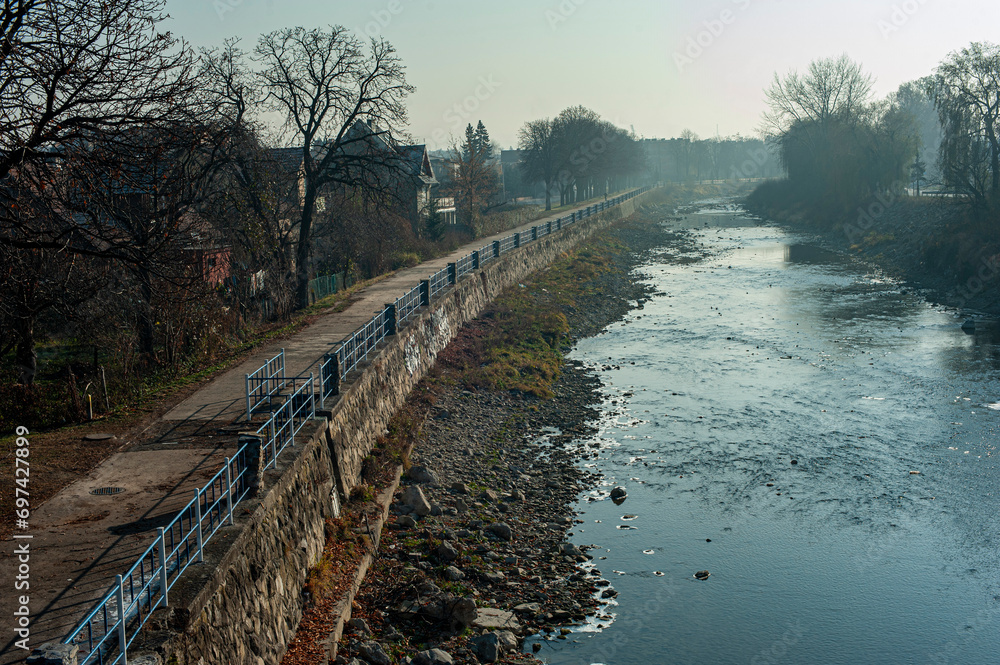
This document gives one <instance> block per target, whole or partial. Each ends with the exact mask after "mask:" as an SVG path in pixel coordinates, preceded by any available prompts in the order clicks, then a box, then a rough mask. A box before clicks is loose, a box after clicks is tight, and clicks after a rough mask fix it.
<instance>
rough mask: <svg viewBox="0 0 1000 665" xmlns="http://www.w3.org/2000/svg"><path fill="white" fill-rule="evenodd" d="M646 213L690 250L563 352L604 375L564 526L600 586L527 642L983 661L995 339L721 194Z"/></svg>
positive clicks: (998, 600)
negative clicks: (594, 475) (677, 211)
mask: <svg viewBox="0 0 1000 665" xmlns="http://www.w3.org/2000/svg"><path fill="white" fill-rule="evenodd" d="M665 223H667V224H669V225H670V226H671V228H686V229H688V234H689V239H690V240H692V241H693V245H690V244H688V245H685V246H684V247H679V246H678V247H664V248H662V249H661V250H659V251H658V252H657V253H656V255H655V256H654V258H652V259H651V260H650V261H649V262H648V263H647V264H646V265H644V266H643V267H642V268H641V273H642V275H643V277H644V280H645V281H646V282H647V283H648V284H649V285H650V286H651V287H652V288H653V289H654V290H655V294H654V295H653V297H652V298H651V299H650V300H648V301H647V302H645V303H644V305H643V306H642V307H638V308H637V309H635V310H634V311H633V312H632V313H631V314H630V315H629V316H628V317H627V319H626V320H624V321H621V322H618V323H616V324H614V325H612V326H610V327H609V328H607V329H606V330H605V331H604V332H603V333H602V334H600V335H598V336H596V337H593V338H591V339H588V340H584V341H582V342H581V343H579V344H578V346H577V347H576V349H575V350H574V351H573V354H572V355H573V357H574V358H576V359H578V360H580V361H582V362H584V363H585V364H587V365H588V366H589V367H592V368H593V369H594V370H595V371H597V372H599V373H600V376H601V377H602V379H603V386H604V387H603V397H604V404H603V407H602V411H603V414H604V415H603V418H602V420H601V422H600V423H599V434H598V435H597V436H596V437H595V438H594V440H593V441H590V442H588V443H589V444H591V445H592V449H593V450H594V451H595V452H596V456H594V457H592V458H590V459H586V460H584V461H583V462H581V464H585V465H586V466H588V468H591V469H594V470H597V471H599V472H601V473H602V474H603V478H604V483H603V485H602V486H601V487H599V488H597V489H595V490H594V491H593V492H592V493H590V494H588V495H584V496H582V497H581V499H580V504H579V507H578V510H579V512H580V515H579V519H580V520H581V521H582V523H581V524H579V525H578V527H577V528H576V529H575V530H574V532H573V535H572V539H573V542H575V543H577V544H579V545H594V546H595V547H594V548H593V549H591V550H590V551H589V553H590V554H591V555H592V556H593V557H594V561H593V564H594V565H595V566H596V568H597V569H599V572H600V576H601V577H603V578H604V579H606V580H608V581H609V582H610V583H611V585H612V588H613V589H614V590H615V591H616V592H617V594H618V595H617V598H615V599H613V600H611V601H610V604H609V605H608V606H607V607H606V608H605V609H604V610H603V611H602V613H601V614H600V615H599V616H598V617H597V618H596V619H594V620H593V621H592V622H590V623H589V624H588V625H587V626H583V627H577V628H575V629H574V631H573V632H572V633H571V634H569V635H567V636H565V637H566V639H549V640H545V641H543V642H542V648H541V651H540V652H539V654H538V655H539V657H541V658H542V659H543V660H544V661H545V662H547V663H552V664H553V665H561V664H570V663H572V664H574V665H575V664H577V663H581V664H591V663H603V664H606V665H629V664H633V663H635V664H642V665H653V664H659V663H664V664H666V663H670V664H676V665H683V664H692V665H693V664H696V663H697V664H730V663H733V664H735V663H749V664H753V665H756V664H758V663H810V664H840V663H843V664H852V665H857V664H864V663H879V664H886V663H950V664H956V663H962V664H970V665H972V664H975V665H987V664H990V663H1000V584H998V582H1000V558H998V551H1000V550H998V544H1000V534H998V528H1000V501H998V497H997V493H998V492H1000V468H998V461H1000V460H998V455H997V449H996V444H997V428H998V425H1000V378H998V377H1000V373H998V369H1000V346H998V344H997V342H998V336H997V335H996V334H995V331H993V330H985V331H984V330H982V326H981V327H980V331H979V332H977V333H976V334H966V333H965V332H963V331H962V330H961V328H960V323H961V319H959V318H957V316H956V314H955V312H952V311H949V310H947V309H944V308H941V307H937V306H934V305H932V304H930V303H929V302H928V301H927V300H926V299H925V298H924V297H923V295H922V294H921V293H919V292H914V291H912V290H911V289H908V288H904V287H902V286H901V285H900V284H898V283H895V282H893V281H892V280H889V279H886V278H884V277H882V276H880V275H878V274H873V273H872V272H870V271H868V270H866V269H865V268H864V267H863V266H861V265H859V264H858V263H856V262H852V261H850V260H848V259H846V258H844V257H842V256H840V255H838V254H835V253H832V252H828V251H824V250H822V249H820V248H819V247H818V246H817V245H816V243H815V242H814V241H813V240H812V239H810V238H808V237H804V236H798V235H795V234H793V233H789V232H787V231H785V230H782V229H779V228H777V227H774V226H770V225H767V224H761V223H759V222H757V221H755V220H752V219H747V218H744V217H742V216H741V215H740V214H739V211H738V210H735V209H733V208H732V207H731V206H729V205H726V204H722V203H720V204H709V203H705V204H704V205H703V206H702V207H701V208H700V209H698V210H697V211H688V212H687V213H686V218H685V219H684V220H683V221H670V222H665ZM615 486H622V487H625V488H626V489H627V491H628V498H627V499H626V501H625V502H624V503H622V504H621V505H616V503H614V502H612V501H611V500H609V498H608V494H609V491H610V489H611V488H613V487H615ZM698 571H708V572H709V573H710V576H709V577H708V578H707V579H705V580H698V579H695V577H694V574H695V573H696V572H698ZM529 646H530V643H529Z"/></svg>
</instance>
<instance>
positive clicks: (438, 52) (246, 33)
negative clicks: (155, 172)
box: [166, 0, 1000, 149]
mask: <svg viewBox="0 0 1000 665" xmlns="http://www.w3.org/2000/svg"><path fill="white" fill-rule="evenodd" d="M167 11H168V12H169V13H170V15H171V19H170V20H169V21H168V22H167V23H166V27H167V28H168V29H169V30H171V31H172V32H174V34H176V35H178V36H182V37H184V38H186V39H187V40H188V41H189V42H190V43H192V44H194V45H195V46H213V45H219V44H221V43H222V40H223V39H225V38H227V37H233V36H235V37H240V38H241V39H242V40H243V47H244V49H246V50H252V48H253V45H254V44H255V43H256V40H257V37H258V35H260V34H261V33H263V32H268V31H271V30H274V29H277V28H281V27H290V26H296V25H302V26H305V27H315V26H327V25H330V24H339V25H343V26H346V27H348V28H351V29H353V30H354V31H355V32H356V33H358V34H359V35H361V36H364V35H365V34H378V35H381V36H383V37H385V38H386V39H387V40H388V41H389V42H391V43H392V44H393V45H394V46H395V47H396V48H397V50H398V51H399V54H400V56H401V57H402V59H403V61H404V62H405V64H406V66H407V79H408V81H409V82H410V83H411V84H413V85H415V86H416V88H417V91H416V93H414V94H413V95H412V96H411V97H410V98H409V104H408V106H409V109H410V126H409V131H410V132H411V134H412V135H413V136H414V138H415V139H417V140H418V142H427V143H428V144H429V147H430V148H431V149H436V148H444V147H447V144H448V142H449V139H448V137H449V136H456V137H457V136H459V135H461V134H462V133H463V131H464V128H465V125H466V123H468V122H472V124H473V125H475V123H476V121H477V120H480V119H481V120H482V121H483V122H484V123H485V125H486V127H487V128H488V129H489V131H490V134H491V136H492V138H493V139H494V140H495V142H497V143H499V144H500V145H501V146H502V147H504V148H507V147H510V146H511V145H513V144H515V143H516V142H517V131H518V129H519V128H520V127H521V125H523V124H524V123H525V122H526V121H528V120H534V119H537V118H541V117H551V116H554V115H556V114H558V113H559V111H561V110H562V109H564V108H566V107H567V106H573V105H577V104H582V105H584V106H587V107H589V108H592V109H593V110H595V111H597V112H598V113H600V114H601V115H602V116H603V117H605V118H606V119H608V120H611V121H613V122H615V123H616V124H618V125H620V126H623V127H629V126H632V127H634V128H635V131H636V133H637V134H639V135H640V136H643V137H659V138H669V137H672V136H676V135H678V134H679V133H680V132H681V131H682V130H684V129H691V130H693V131H694V132H696V133H697V134H699V135H700V136H702V137H709V136H714V135H715V133H716V130H717V129H716V128H718V132H719V133H720V134H721V135H723V136H726V135H732V134H736V133H740V134H743V135H750V134H754V133H755V131H756V129H757V127H758V126H759V120H760V114H761V112H762V111H763V110H764V102H763V93H762V91H763V89H764V88H765V87H766V86H767V85H768V84H769V82H770V80H771V78H772V77H773V75H774V73H775V72H776V71H777V72H780V73H782V74H784V73H786V72H788V71H789V70H790V69H800V70H802V69H804V68H805V67H806V66H808V64H809V62H810V61H811V60H814V59H816V58H826V57H835V56H838V55H840V54H841V53H845V52H846V53H847V54H848V55H849V56H850V57H851V58H853V59H854V60H856V61H858V62H860V63H861V64H862V65H863V66H864V68H865V70H866V71H868V72H870V73H871V74H873V75H874V76H875V77H876V79H877V83H876V92H877V93H878V94H879V95H883V94H885V93H888V92H891V91H893V90H895V89H896V88H897V87H898V86H899V84H900V83H903V82H905V81H909V80H913V79H916V78H919V77H921V76H925V75H928V74H930V73H931V72H932V71H933V70H934V68H935V67H936V66H937V64H938V63H939V62H940V61H941V59H942V58H944V57H945V56H946V55H947V54H948V53H949V52H951V51H954V50H957V49H960V48H962V47H963V46H966V45H968V44H969V43H970V42H973V41H1000V4H997V3H995V2H990V1H988V0H948V1H947V2H946V1H944V0H702V1H698V2H694V1H684V2H681V1H680V0H666V1H663V0H661V1H659V2H655V1H653V0H502V1H501V0H497V1H495V2H492V3H486V2H472V1H470V0H285V1H284V2H281V1H279V0H167ZM692 42H694V45H692ZM698 42H700V45H699V44H698Z"/></svg>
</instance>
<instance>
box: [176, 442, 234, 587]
mask: <svg viewBox="0 0 1000 665" xmlns="http://www.w3.org/2000/svg"><path fill="white" fill-rule="evenodd" d="M226 468H227V469H228V468H229V458H226ZM226 477H227V478H228V477H229V473H228V471H227V473H226ZM226 484H227V485H228V484H229V483H228V481H227V483H226ZM232 515H233V507H232V504H230V506H229V518H230V519H232ZM157 531H158V532H159V534H160V589H161V595H162V597H163V606H164V607H166V606H167V536H166V535H165V534H164V532H163V527H162V526H161V527H159V528H158V529H157Z"/></svg>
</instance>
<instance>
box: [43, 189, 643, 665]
mask: <svg viewBox="0 0 1000 665" xmlns="http://www.w3.org/2000/svg"><path fill="white" fill-rule="evenodd" d="M649 189H650V188H648V187H646V188H642V189H639V190H635V191H633V192H630V193H628V194H623V195H621V196H618V197H615V198H614V199H611V200H609V201H608V202H606V203H602V204H599V205H597V206H588V207H587V208H586V209H583V210H581V211H580V212H577V213H573V214H571V215H570V216H568V217H561V218H559V219H558V220H555V221H553V222H552V223H551V228H550V225H549V223H548V222H547V223H545V224H541V225H538V226H535V227H533V230H532V231H531V232H530V233H529V232H523V233H520V234H513V235H510V236H507V237H506V238H503V239H502V240H500V241H499V250H500V254H503V253H505V252H509V251H511V250H512V249H515V248H517V247H520V246H522V245H524V244H527V243H528V242H530V239H531V238H533V237H534V238H540V237H542V236H544V235H547V234H548V233H550V232H552V231H554V230H556V229H557V228H561V227H565V226H567V225H570V224H573V223H574V222H575V221H578V220H580V219H583V218H585V217H590V216H592V215H593V214H596V212H598V211H603V210H606V209H608V208H610V207H612V206H614V205H618V204H620V203H623V202H624V201H627V200H629V199H631V198H634V197H635V196H638V195H639V194H642V193H645V192H646V191H648V190H649ZM477 253H478V261H479V267H482V266H483V265H484V264H485V263H487V262H489V261H491V260H493V259H494V258H496V257H495V253H494V245H493V244H489V245H484V246H483V247H482V248H481V249H479V250H478V252H477ZM473 270H475V259H474V257H473V255H472V254H469V255H467V256H464V257H462V258H461V259H459V260H458V261H457V262H456V263H455V264H453V265H452V266H449V267H448V268H445V269H443V270H441V271H439V272H437V273H435V274H434V275H432V276H431V277H430V279H429V280H427V284H428V288H427V292H426V294H425V293H424V291H423V287H422V286H417V287H414V288H413V289H411V290H410V291H409V292H408V293H406V294H404V295H403V296H401V297H400V298H398V299H397V300H396V301H395V303H394V304H393V305H392V307H391V308H390V307H388V306H387V307H386V308H385V309H384V310H383V311H381V312H379V313H378V314H376V315H375V316H374V317H373V318H372V320H371V321H369V322H368V323H366V324H365V325H364V326H362V327H361V328H359V329H358V330H357V331H355V332H354V333H353V334H352V335H351V336H350V337H349V338H347V339H346V340H344V341H342V342H341V343H340V344H338V345H336V346H335V348H334V349H332V350H331V351H330V352H329V353H327V354H325V355H324V356H323V359H322V360H321V361H320V363H319V386H318V388H317V386H316V382H315V380H314V376H313V374H309V375H308V377H294V378H288V377H286V376H285V351H284V349H282V350H281V352H280V353H279V354H278V355H276V356H275V357H273V358H270V359H268V360H267V361H266V362H265V363H264V364H263V365H262V366H261V367H260V368H258V369H257V370H256V371H254V372H253V373H251V374H247V375H246V402H247V418H248V419H250V418H251V417H252V415H253V412H254V410H255V409H256V408H257V407H259V406H260V405H261V404H262V403H263V402H265V401H267V402H268V403H269V406H270V407H273V402H274V400H275V399H276V398H278V396H279V393H280V392H281V391H282V390H283V389H284V388H286V387H287V386H292V387H293V388H295V389H294V390H293V391H292V393H291V394H290V395H288V396H286V397H284V400H285V401H284V402H283V403H282V404H281V406H280V407H279V408H277V409H272V410H271V413H270V417H269V418H268V419H267V421H266V422H264V423H263V424H262V425H261V426H260V427H259V428H258V429H257V436H258V441H256V442H253V443H245V444H243V445H242V446H240V448H239V450H237V451H236V453H235V455H233V457H231V458H227V459H226V463H225V465H224V466H223V467H222V469H221V470H220V471H219V472H218V473H216V474H215V476H214V477H213V478H212V479H211V480H209V481H208V483H207V484H206V485H205V486H204V487H202V488H201V489H198V490H195V496H194V498H192V500H191V501H190V502H189V503H188V504H187V506H185V507H184V508H183V509H182V510H181V511H180V512H179V513H178V514H177V516H176V517H174V519H173V521H171V522H170V523H169V524H168V525H167V526H165V527H163V528H161V529H159V533H158V536H157V538H156V540H155V541H154V542H153V543H152V544H151V545H150V546H149V547H148V548H147V549H146V551H145V552H143V554H142V555H141V556H140V557H139V558H138V559H137V560H136V562H135V563H134V564H133V565H132V567H131V568H129V569H128V570H127V571H126V572H125V574H124V575H118V576H116V578H115V582H114V583H113V584H112V585H111V588H110V589H109V590H108V592H107V593H106V594H105V595H104V596H103V597H102V598H101V600H100V601H98V603H97V604H95V605H94V607H93V608H92V609H91V610H90V612H89V613H88V614H87V615H86V616H85V617H84V618H83V620H82V621H81V622H80V623H79V624H77V626H76V628H74V629H73V631H71V632H70V634H69V635H68V636H67V637H66V639H65V640H63V643H65V644H71V643H72V644H77V645H79V647H80V655H79V658H80V661H79V662H80V665H90V664H92V663H98V664H99V665H118V664H119V663H121V664H122V665H127V663H128V649H129V647H130V646H131V645H132V643H133V641H134V640H135V638H136V636H137V635H138V634H139V631H140V630H141V629H142V627H143V626H144V625H145V624H146V622H147V621H148V620H149V616H150V614H151V613H152V612H153V611H155V610H156V609H157V608H160V607H166V606H167V599H168V595H169V592H170V589H171V588H173V585H174V584H175V583H176V581H177V579H178V578H179V577H180V576H181V575H182V574H183V573H184V571H185V570H187V568H188V567H189V566H190V565H191V564H192V563H195V562H201V561H203V560H204V548H205V545H206V544H207V543H208V542H209V541H210V540H211V539H212V537H213V536H215V535H216V533H217V532H218V531H219V529H221V528H222V527H223V526H224V525H232V524H233V522H234V519H233V507H234V506H235V505H236V504H238V503H239V502H240V501H243V500H244V499H245V498H246V496H247V494H248V493H249V492H250V490H251V486H252V483H251V480H252V478H253V477H255V476H256V473H257V469H256V468H251V465H252V464H253V460H254V459H259V460H260V461H259V464H260V465H261V466H262V467H263V468H265V469H266V468H269V467H272V466H276V465H277V460H278V458H279V457H280V456H281V453H282V451H284V450H285V449H286V448H287V447H289V446H294V445H295V435H296V434H298V432H299V431H301V429H302V427H303V426H304V425H305V423H306V422H308V421H309V420H310V419H312V418H315V415H316V407H317V402H318V403H319V404H323V403H324V402H325V400H326V399H327V398H328V397H330V396H331V395H334V394H337V393H338V392H339V385H340V382H341V381H342V380H344V379H345V378H346V377H347V376H348V374H350V372H352V371H353V370H354V369H355V368H356V367H357V366H358V365H359V364H360V363H362V362H364V361H365V360H367V358H368V356H369V355H371V354H372V352H373V351H375V350H376V348H377V347H378V344H379V343H380V342H381V341H383V340H384V339H385V337H386V336H387V335H389V334H391V333H392V332H397V330H398V327H399V326H401V325H403V324H404V323H405V322H406V321H408V320H409V319H410V318H411V317H413V316H414V315H415V314H416V313H417V312H418V311H419V309H420V306H421V305H422V304H428V303H429V300H430V298H432V297H434V296H436V295H438V294H439V293H440V292H441V291H443V290H444V289H445V288H447V287H448V286H449V285H450V284H452V283H454V282H457V281H458V280H460V279H461V278H462V277H463V276H465V275H467V274H469V273H471V272H472V271H473ZM425 295H426V298H425V297H424V296H425ZM425 301H426V302H425ZM254 447H256V448H257V451H256V452H257V456H256V457H255V456H254V455H253V454H252V453H253V452H254Z"/></svg>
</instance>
